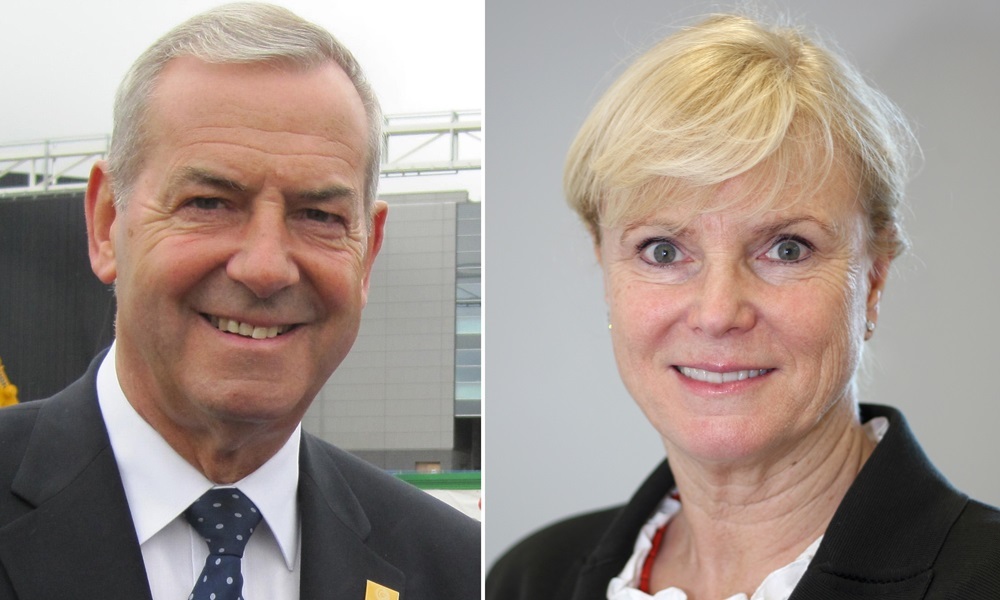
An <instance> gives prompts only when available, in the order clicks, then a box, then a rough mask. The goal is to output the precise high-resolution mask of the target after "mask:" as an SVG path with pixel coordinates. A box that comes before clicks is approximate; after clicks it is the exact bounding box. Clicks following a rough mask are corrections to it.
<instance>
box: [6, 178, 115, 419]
mask: <svg viewBox="0 0 1000 600" xmlns="http://www.w3.org/2000/svg"><path fill="white" fill-rule="evenodd" d="M113 324H114V298H113V295H112V293H111V290H110V289H109V287H108V286H105V285H104V284H102V283H101V282H100V281H98V279H97V278H96V277H95V276H94V274H93V272H91V270H90V261H89V259H88V258H87V235H86V225H85V222H84V214H83V193H82V192H78V193H62V194H48V195H39V196H34V197H31V198H18V199H0V359H3V362H4V364H5V365H6V367H7V374H8V375H9V376H10V379H11V381H13V382H14V383H15V384H16V385H17V386H18V388H19V390H20V392H19V394H18V396H19V398H20V400H21V401H22V402H23V401H25V400H34V399H38V398H44V397H46V396H50V395H52V394H53V393H55V392H57V391H59V390H60V389H62V388H63V387H65V386H66V385H67V384H68V383H70V382H72V381H73V380H75V379H76V378H77V377H79V376H80V375H82V374H83V372H84V371H85V370H86V368H87V365H88V364H89V363H90V361H91V359H92V358H93V357H94V355H95V354H96V353H97V352H98V351H99V350H100V349H102V348H104V347H105V346H107V345H109V344H110V343H111V339H112V336H113Z"/></svg>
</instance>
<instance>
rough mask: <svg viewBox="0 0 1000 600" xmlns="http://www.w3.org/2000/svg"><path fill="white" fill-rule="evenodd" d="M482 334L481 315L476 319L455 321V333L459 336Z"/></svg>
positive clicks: (460, 318)
mask: <svg viewBox="0 0 1000 600" xmlns="http://www.w3.org/2000/svg"><path fill="white" fill-rule="evenodd" d="M482 332H483V327H482V319H480V318H479V315H476V316H474V317H458V319H456V321H455V333H457V334H459V335H462V334H469V333H482Z"/></svg>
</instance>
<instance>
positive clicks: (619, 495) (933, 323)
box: [484, 0, 1000, 565]
mask: <svg viewBox="0 0 1000 600" xmlns="http://www.w3.org/2000/svg"><path fill="white" fill-rule="evenodd" d="M720 6H723V5H717V4H714V3H706V2H668V1H650V0H627V1H624V2H612V1H611V0H598V1H590V2H575V1H572V0H556V1H548V2H537V3H536V2H531V1H528V0H506V1H499V0H498V1H490V2H488V6H487V16H486V23H487V38H486V39H487V74H488V75H487V88H486V115H487V117H486V118H487V123H488V135H489V144H488V149H487V156H486V164H487V180H486V193H487V195H488V196H489V202H487V203H485V210H486V218H485V222H486V230H485V231H486V262H485V282H486V302H487V303H486V308H485V311H486V312H485V314H486V321H485V340H486V354H485V365H486V371H485V386H486V398H485V402H486V407H487V408H486V413H487V418H486V419H485V423H486V439H485V443H486V450H487V455H486V466H485V473H486V477H485V480H484V481H485V485H486V495H485V499H484V503H485V510H486V522H487V538H486V540H487V541H486V561H487V563H486V564H487V565H489V564H491V563H492V562H493V561H494V560H495V559H496V558H497V557H498V555H499V554H500V553H501V552H502V551H503V550H504V549H505V548H507V547H508V546H509V545H510V544H512V543H513V542H514V541H516V540H517V539H519V538H521V537H523V536H524V535H525V534H527V533H528V532H530V531H531V530H534V529H536V528H537V527H539V526H541V525H543V524H545V523H548V522H550V521H552V520H554V519H557V518H560V517H563V516H567V515H570V514H574V513H578V512H582V511H586V510H589V509H594V508H598V507H603V506H609V505H612V504H616V503H621V502H623V501H625V500H626V499H627V498H628V496H629V495H630V494H631V493H632V491H633V490H634V489H635V488H636V487H637V486H638V484H639V482H640V481H642V479H643V478H644V477H645V476H646V474H647V473H648V472H649V471H650V470H651V469H652V468H653V467H654V465H656V464H657V462H658V461H660V460H661V459H662V457H663V450H662V447H661V446H660V442H659V439H658V437H657V435H656V433H655V432H654V431H653V429H652V428H651V426H649V425H648V424H647V422H646V421H645V419H644V418H643V417H642V415H641V414H640V413H639V411H638V409H637V408H635V406H634V405H633V403H632V400H631V399H630V398H629V397H628V395H627V394H626V392H625V390H624V388H623V386H622V384H621V383H620V381H619V379H618V375H617V372H616V369H615V366H614V362H613V357H612V352H611V345H610V341H609V339H608V335H607V325H606V323H607V322H606V315H605V307H604V302H603V296H602V284H601V277H600V272H599V270H598V267H597V266H596V263H595V261H594V258H593V253H592V250H591V247H590V242H589V240H588V238H587V236H586V234H585V232H584V230H583V228H582V227H581V226H580V225H579V224H578V223H577V220H576V217H575V215H573V214H572V213H571V212H570V211H569V210H568V209H567V208H566V207H565V205H564V202H563V199H562V193H561V186H560V180H561V176H562V163H563V157H564V155H565V152H566V149H567V147H568V145H569V143H570V140H571V139H572V137H573V135H574V133H575V132H576V129H577V128H578V126H579V124H580V123H581V122H582V120H583V118H584V116H585V115H586V114H587V112H588V111H589V109H590V107H591V106H592V105H593V103H594V101H595V100H596V99H597V97H598V95H599V94H600V92H601V91H603V90H604V89H605V88H606V87H607V85H608V84H609V83H610V82H611V81H612V79H613V78H614V76H615V75H617V74H618V73H620V72H621V68H622V65H623V64H624V63H625V62H627V61H628V59H629V58H630V57H631V56H633V55H634V53H635V52H636V51H639V50H641V49H645V48H647V47H648V46H649V45H650V44H651V43H652V42H654V41H655V40H658V39H659V38H661V37H662V36H663V35H665V34H667V33H668V32H669V31H671V30H672V27H671V26H672V25H674V24H677V23H679V22H689V21H690V17H691V16H692V15H701V14H706V13H708V12H712V11H713V10H716V9H718V8H719V7H720ZM758 6H764V7H765V8H767V9H768V10H770V11H771V12H773V11H774V9H775V7H777V8H778V10H781V11H784V12H786V13H787V14H790V15H791V16H792V17H794V18H795V20H796V21H797V22H801V23H805V24H809V25H811V26H814V27H815V28H817V29H818V30H819V31H820V32H821V33H822V34H823V35H824V36H825V37H827V38H830V39H833V40H834V41H835V42H836V43H837V45H839V47H840V48H841V49H842V50H843V51H844V52H845V53H846V54H847V55H848V56H849V57H850V58H851V59H853V61H854V62H855V63H856V64H858V65H859V66H860V68H861V70H862V71H863V72H864V73H865V74H866V75H867V76H869V78H870V79H872V80H873V81H875V82H876V84H877V85H878V87H880V88H881V89H882V90H884V91H885V92H886V93H887V94H888V95H889V96H890V97H891V98H893V99H894V100H895V101H896V102H897V103H899V104H900V105H901V106H902V108H903V110H904V111H905V112H906V113H907V115H908V116H909V117H910V118H911V120H912V121H913V122H914V123H915V125H916V130H917V135H918V137H919V139H920V141H921V145H922V148H923V152H924V159H923V165H922V168H921V170H920V171H919V172H918V173H917V174H916V176H915V178H914V179H913V181H912V182H911V184H910V186H909V200H908V201H909V207H910V208H909V209H908V210H909V212H908V213H907V215H906V220H905V226H906V228H907V230H908V232H909V235H910V238H911V241H912V250H911V252H910V253H909V254H907V255H905V256H904V257H903V258H902V259H901V260H898V261H897V262H896V265H895V268H894V272H893V274H892V276H891V278H890V280H889V283H888V287H887V290H886V293H885V295H884V299H883V303H882V312H881V317H880V319H879V328H878V330H877V331H876V333H875V338H874V340H873V341H872V342H870V343H869V345H868V357H867V360H868V368H867V372H866V373H865V374H864V377H863V381H862V393H861V399H862V400H863V401H868V402H878V403H887V404H892V405H895V406H897V407H899V408H901V409H902V410H903V411H904V413H905V414H906V415H907V417H908V419H909V421H910V424H911V426H912V427H913V429H914V430H915V432H916V434H917V437H918V438H919V440H920V441H921V442H922V444H923V446H924V449H925V450H926V451H927V453H928V454H929V455H930V457H931V459H932V460H933V461H934V462H935V463H936V464H937V466H938V468H939V469H941V471H943V472H944V473H945V474H946V475H947V476H948V477H949V478H950V479H951V481H952V482H953V483H954V484H955V485H956V486H957V487H959V488H961V489H962V490H964V491H966V492H968V493H969V494H971V495H972V496H974V497H977V498H979V499H982V500H985V501H987V502H990V503H992V504H1000V469H998V468H997V466H996V464H997V461H998V459H1000V431H998V424H1000V392H998V391H997V388H998V383H997V382H998V378H1000V365H998V362H1000V360H998V359H1000V352H998V350H997V340H998V339H1000V318H998V316H997V311H998V307H1000V277H998V272H1000V267H998V265H997V262H996V256H997V247H998V242H997V228H998V226H1000V218H998V217H1000V204H998V202H997V196H998V191H997V190H998V189H1000V182H998V173H1000V152H998V151H997V149H996V146H997V143H998V139H1000V112H998V111H1000V77H998V75H997V74H998V72H1000V36H997V35H996V32H995V27H996V24H997V23H998V22H1000V3H997V2H995V1H994V0H978V1H977V0H952V1H949V2H921V1H909V0H893V1H872V0H849V1H844V0H842V1H839V2H825V1H823V0H799V1H791V0H787V1H786V2H784V3H782V2H779V1H778V0H775V1H774V2H770V3H768V4H766V5H764V4H761V5H758ZM723 7H724V6H723Z"/></svg>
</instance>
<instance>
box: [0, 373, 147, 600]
mask: <svg viewBox="0 0 1000 600" xmlns="http://www.w3.org/2000/svg"><path fill="white" fill-rule="evenodd" d="M99 359H100V357H99V358H98V360H99ZM98 360H95V361H94V364H92V365H91V369H90V371H89V372H88V374H87V375H86V376H84V378H83V379H81V380H80V381H78V382H76V383H75V384H73V385H72V386H70V387H69V388H67V389H66V390H65V391H63V392H61V393H60V394H58V395H56V396H54V397H53V398H52V399H51V400H48V401H45V402H46V403H45V404H44V405H43V406H42V408H40V409H39V413H38V417H37V420H36V423H35V427H34V429H33V431H32V433H31V439H30V441H29V442H28V447H27V450H26V452H25V455H24V459H23V461H22V464H21V466H20V469H19V470H18V473H17V475H16V476H15V478H14V481H13V484H12V486H11V487H12V491H13V493H14V494H16V495H17V496H19V497H20V498H21V499H22V500H23V501H24V502H25V503H26V504H27V506H28V507H30V508H29V509H28V510H27V511H26V513H25V514H24V515H23V516H22V517H20V518H18V519H16V520H14V521H11V522H10V523H9V524H7V525H6V526H5V527H3V528H2V529H0V563H2V564H3V568H4V569H5V570H6V572H7V574H8V575H9V577H10V580H11V583H12V585H13V587H14V589H15V590H17V594H18V598H19V599H20V600H51V599H53V598H74V599H81V600H86V599H95V600H96V599H102V600H104V599H114V598H122V599H125V598H129V599H135V598H139V599H143V598H144V599H149V598H150V592H149V585H148V583H147V581H146V571H145V567H144V565H143V560H142V554H141V551H140V550H139V544H138V542H137V540H136V537H135V530H134V527H133V524H132V517H131V513H130V512H129V508H128V502H127V500H126V498H125V492H124V489H123V487H122V483H121V476H120V475H119V473H118V466H117V464H116V462H115V459H114V455H113V453H112V451H111V446H110V443H109V442H108V437H107V433H106V431H105V429H104V422H103V420H102V419H101V415H100V409H99V407H98V405H97V399H96V392H95V384H94V378H95V372H96V365H97V364H98Z"/></svg>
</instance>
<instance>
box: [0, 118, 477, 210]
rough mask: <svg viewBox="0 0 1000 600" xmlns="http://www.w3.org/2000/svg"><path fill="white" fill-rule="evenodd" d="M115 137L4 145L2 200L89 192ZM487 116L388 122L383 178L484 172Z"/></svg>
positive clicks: (0, 152) (0, 158)
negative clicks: (94, 171)
mask: <svg viewBox="0 0 1000 600" xmlns="http://www.w3.org/2000/svg"><path fill="white" fill-rule="evenodd" d="M109 141H110V136H108V135H100V136H85V137H72V138H58V139H49V140H38V141H27V142H9V143H0V198H3V197H10V196H21V195H31V194H38V193H42V192H55V191H77V190H82V189H85V188H86V185H87V184H86V181H87V176H88V174H89V172H90V167H91V165H92V164H93V163H94V161H95V160H99V159H102V158H104V157H105V156H106V155H107V151H108V143H109ZM482 154H483V144H482V114H481V112H480V111H478V110H469V111H457V110H454V111H447V112H437V113H421V114H408V115H389V116H386V118H385V128H384V131H383V136H382V169H381V171H382V176H383V177H394V176H410V175H430V174H439V173H457V172H459V171H468V170H476V169H481V168H482Z"/></svg>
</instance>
